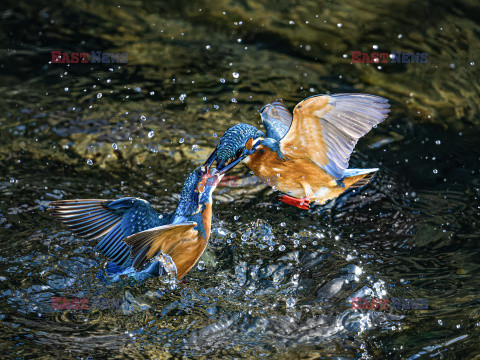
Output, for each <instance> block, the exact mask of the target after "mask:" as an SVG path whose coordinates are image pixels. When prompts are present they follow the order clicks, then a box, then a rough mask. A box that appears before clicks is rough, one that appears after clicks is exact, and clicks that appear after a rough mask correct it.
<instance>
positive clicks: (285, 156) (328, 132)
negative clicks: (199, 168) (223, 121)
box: [205, 94, 390, 210]
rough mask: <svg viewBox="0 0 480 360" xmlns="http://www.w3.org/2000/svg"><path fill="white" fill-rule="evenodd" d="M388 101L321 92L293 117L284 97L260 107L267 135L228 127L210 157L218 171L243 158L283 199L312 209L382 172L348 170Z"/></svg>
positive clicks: (247, 128) (302, 104)
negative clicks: (357, 148)
mask: <svg viewBox="0 0 480 360" xmlns="http://www.w3.org/2000/svg"><path fill="white" fill-rule="evenodd" d="M389 108H390V106H389V104H388V100H387V99H384V98H382V97H379V96H375V95H368V94H335V95H316V96H312V97H309V98H307V99H305V100H303V101H302V102H300V103H298V104H297V106H295V109H294V110H293V116H292V114H291V113H290V112H289V110H288V109H287V107H286V106H285V104H284V103H283V102H282V101H281V100H276V101H274V102H271V103H270V104H268V105H266V106H264V107H263V108H262V109H261V110H260V114H261V117H262V120H263V124H264V126H265V129H266V136H265V135H264V133H263V132H262V131H260V130H258V129H257V128H255V127H254V126H251V125H248V124H244V123H240V124H237V125H235V126H233V127H231V128H229V129H228V130H227V131H226V132H225V134H224V135H223V136H222V138H221V139H220V144H219V145H218V146H217V147H216V149H215V151H214V152H213V153H212V155H211V156H210V157H209V159H208V160H207V161H206V163H205V166H206V167H207V168H209V167H210V166H211V165H212V164H213V163H214V162H215V161H216V162H217V171H220V172H221V171H223V169H225V168H226V167H228V168H231V167H233V166H235V165H236V164H237V163H239V162H241V161H243V162H244V163H245V164H246V165H247V167H249V168H250V170H252V171H253V172H254V174H255V175H256V176H258V177H259V178H260V179H263V180H264V181H265V182H267V184H268V185H270V186H272V187H274V188H275V189H277V190H279V191H281V192H283V193H284V194H285V195H282V196H281V197H280V200H281V201H283V202H285V203H287V204H290V205H293V206H296V207H298V208H300V209H305V210H308V209H309V208H310V202H311V201H315V202H318V203H320V204H324V203H325V202H326V201H328V200H330V199H334V198H336V197H338V196H339V195H340V194H342V193H343V192H345V191H346V190H347V189H349V188H355V187H360V186H363V185H365V184H367V183H368V182H369V181H370V179H371V178H372V177H373V175H374V174H375V173H376V172H377V171H378V169H377V168H374V169H348V163H349V160H350V155H351V153H352V151H353V149H354V147H355V145H356V143H357V141H358V139H360V138H361V137H362V136H364V135H365V134H366V133H368V132H369V131H370V130H371V129H372V127H374V126H375V125H377V124H379V123H381V122H382V121H384V120H385V119H386V118H387V116H388V113H389V111H390V109H389Z"/></svg>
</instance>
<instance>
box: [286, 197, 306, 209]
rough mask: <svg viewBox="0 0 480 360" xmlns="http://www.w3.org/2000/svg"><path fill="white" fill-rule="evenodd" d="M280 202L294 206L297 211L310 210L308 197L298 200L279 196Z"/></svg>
mask: <svg viewBox="0 0 480 360" xmlns="http://www.w3.org/2000/svg"><path fill="white" fill-rule="evenodd" d="M280 201H282V202H284V203H285V204H288V205H292V206H295V207H297V208H299V209H303V210H310V199H309V198H308V197H303V198H301V199H299V198H296V197H292V196H288V195H282V196H280Z"/></svg>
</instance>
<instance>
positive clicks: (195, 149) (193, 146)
mask: <svg viewBox="0 0 480 360" xmlns="http://www.w3.org/2000/svg"><path fill="white" fill-rule="evenodd" d="M192 151H193V152H197V151H198V145H197V144H193V145H192Z"/></svg>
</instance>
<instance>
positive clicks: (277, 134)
mask: <svg viewBox="0 0 480 360" xmlns="http://www.w3.org/2000/svg"><path fill="white" fill-rule="evenodd" d="M260 115H261V117H262V121H263V125H264V126H265V130H267V138H271V139H275V140H277V141H280V139H281V138H283V137H284V136H285V134H286V133H287V131H288V128H289V127H290V125H291V123H292V114H291V113H290V111H289V110H288V109H287V107H286V106H285V104H284V102H283V101H282V100H275V101H272V102H271V103H269V104H267V105H265V106H264V107H263V108H262V109H261V110H260Z"/></svg>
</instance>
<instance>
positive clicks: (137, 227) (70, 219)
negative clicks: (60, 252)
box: [50, 198, 163, 267]
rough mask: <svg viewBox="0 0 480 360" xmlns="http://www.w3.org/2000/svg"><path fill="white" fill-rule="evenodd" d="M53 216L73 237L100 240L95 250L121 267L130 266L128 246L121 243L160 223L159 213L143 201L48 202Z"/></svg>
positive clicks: (124, 199) (129, 199)
mask: <svg viewBox="0 0 480 360" xmlns="http://www.w3.org/2000/svg"><path fill="white" fill-rule="evenodd" d="M50 206H52V208H51V209H50V210H51V211H52V215H54V216H57V217H59V218H60V221H62V222H63V223H64V224H66V225H67V226H68V227H69V228H70V229H71V230H72V231H73V232H74V233H75V234H77V235H78V236H81V237H84V238H86V239H98V238H101V237H102V236H103V239H102V240H101V241H100V242H99V243H98V244H97V246H96V248H97V249H98V250H99V251H101V252H102V253H103V254H104V255H105V256H106V257H107V258H109V259H110V260H112V261H113V262H114V263H115V264H117V265H119V266H121V267H127V266H129V265H130V263H131V260H130V259H129V254H130V247H129V246H128V245H127V244H125V243H124V242H123V241H122V240H123V239H125V238H126V237H127V236H129V235H131V234H134V233H136V232H139V231H143V230H146V229H150V228H153V227H155V226H158V225H160V224H162V223H163V222H162V221H161V220H160V218H159V214H158V213H157V212H156V211H155V210H153V208H152V207H151V205H150V204H149V203H148V202H147V201H145V200H142V199H136V198H122V199H118V200H103V199H86V200H60V201H53V202H51V203H50Z"/></svg>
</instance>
